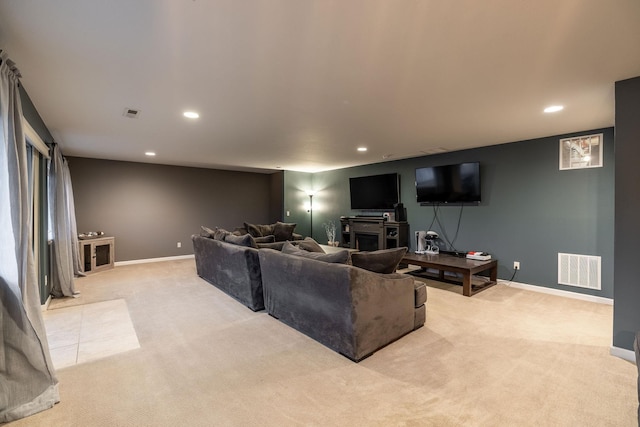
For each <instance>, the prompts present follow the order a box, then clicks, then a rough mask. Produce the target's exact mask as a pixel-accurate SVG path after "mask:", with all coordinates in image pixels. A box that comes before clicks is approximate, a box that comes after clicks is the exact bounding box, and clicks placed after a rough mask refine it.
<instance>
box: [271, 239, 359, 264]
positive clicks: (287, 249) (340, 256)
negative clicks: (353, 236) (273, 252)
mask: <svg viewBox="0 0 640 427" xmlns="http://www.w3.org/2000/svg"><path fill="white" fill-rule="evenodd" d="M282 253H285V254H290V255H296V256H300V257H303V258H311V259H315V260H317V261H324V262H329V263H335V264H346V263H347V261H348V260H349V251H347V250H344V251H338V252H335V253H331V254H325V253H324V252H309V251H305V250H304V249H300V248H298V247H296V246H295V245H292V244H291V243H290V242H285V243H284V245H283V246H282Z"/></svg>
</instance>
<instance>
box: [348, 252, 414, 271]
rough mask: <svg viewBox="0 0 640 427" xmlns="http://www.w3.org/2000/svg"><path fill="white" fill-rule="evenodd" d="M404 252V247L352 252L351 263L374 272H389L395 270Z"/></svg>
mask: <svg viewBox="0 0 640 427" xmlns="http://www.w3.org/2000/svg"><path fill="white" fill-rule="evenodd" d="M406 253H407V248H406V247H402V248H393V249H382V250H379V251H373V252H354V253H352V254H351V264H353V265H354V266H355V267H360V268H363V269H365V270H369V271H373V272H375V273H383V274H389V273H393V272H394V271H396V268H397V267H398V264H400V261H401V260H402V257H403V256H404V254H406Z"/></svg>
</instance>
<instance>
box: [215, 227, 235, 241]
mask: <svg viewBox="0 0 640 427" xmlns="http://www.w3.org/2000/svg"><path fill="white" fill-rule="evenodd" d="M229 234H231V232H229V231H227V230H225V229H224V228H218V227H216V229H215V231H214V232H213V238H214V239H215V240H219V241H221V242H224V238H225V237H226V236H227V235H229Z"/></svg>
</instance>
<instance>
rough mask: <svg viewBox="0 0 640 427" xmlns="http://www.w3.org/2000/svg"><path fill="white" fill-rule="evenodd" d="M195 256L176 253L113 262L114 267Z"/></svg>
mask: <svg viewBox="0 0 640 427" xmlns="http://www.w3.org/2000/svg"><path fill="white" fill-rule="evenodd" d="M189 258H195V255H178V256H166V257H162V258H146V259H132V260H130V261H116V262H114V263H113V265H115V266H116V267H119V266H121V265H131V264H146V263H148V262H162V261H176V260H179V259H189Z"/></svg>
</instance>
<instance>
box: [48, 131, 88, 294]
mask: <svg viewBox="0 0 640 427" xmlns="http://www.w3.org/2000/svg"><path fill="white" fill-rule="evenodd" d="M49 208H50V211H51V226H52V228H53V257H52V258H53V259H52V260H51V263H52V266H53V271H52V272H51V273H52V277H51V294H52V295H53V296H54V297H71V296H74V295H75V294H77V293H78V292H77V291H76V290H75V286H74V282H73V278H74V276H78V275H83V273H82V272H81V266H80V256H79V253H78V231H77V229H76V214H75V205H74V201H73V188H72V187H71V174H70V173H69V166H68V165H67V161H66V160H65V159H64V158H63V157H62V153H61V152H60V148H59V147H58V145H57V144H54V145H53V147H52V153H51V164H50V166H49Z"/></svg>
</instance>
